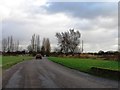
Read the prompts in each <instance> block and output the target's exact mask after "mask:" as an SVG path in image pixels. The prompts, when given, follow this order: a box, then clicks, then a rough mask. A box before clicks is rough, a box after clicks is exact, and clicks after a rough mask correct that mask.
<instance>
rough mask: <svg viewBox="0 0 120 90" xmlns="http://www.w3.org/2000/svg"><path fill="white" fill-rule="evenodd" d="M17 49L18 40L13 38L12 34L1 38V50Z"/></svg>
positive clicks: (10, 50)
mask: <svg viewBox="0 0 120 90" xmlns="http://www.w3.org/2000/svg"><path fill="white" fill-rule="evenodd" d="M17 51H19V40H15V39H14V38H13V36H9V37H7V38H3V40H2V52H3V53H6V52H17Z"/></svg>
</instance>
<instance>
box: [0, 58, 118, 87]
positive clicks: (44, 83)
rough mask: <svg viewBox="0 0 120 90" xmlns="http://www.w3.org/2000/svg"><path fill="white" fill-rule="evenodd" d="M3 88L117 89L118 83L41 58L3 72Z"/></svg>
mask: <svg viewBox="0 0 120 90" xmlns="http://www.w3.org/2000/svg"><path fill="white" fill-rule="evenodd" d="M2 83H3V88H118V82H117V81H113V80H108V79H103V78H98V77H95V76H92V75H89V74H86V73H82V72H79V71H76V70H72V69H69V68H67V67H64V66H61V65H59V64H56V63H54V62H51V61H49V60H47V58H43V59H42V60H30V61H25V62H21V63H19V64H17V65H15V66H13V67H12V68H10V69H8V70H6V71H4V72H3V82H2Z"/></svg>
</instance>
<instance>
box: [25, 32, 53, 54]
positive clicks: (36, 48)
mask: <svg viewBox="0 0 120 90" xmlns="http://www.w3.org/2000/svg"><path fill="white" fill-rule="evenodd" d="M27 49H28V51H29V54H32V55H33V56H34V55H36V53H41V54H42V55H43V56H44V55H46V56H49V54H50V51H51V45H50V40H49V38H43V41H42V45H40V36H39V35H35V34H34V35H33V36H32V38H31V44H30V45H28V47H27Z"/></svg>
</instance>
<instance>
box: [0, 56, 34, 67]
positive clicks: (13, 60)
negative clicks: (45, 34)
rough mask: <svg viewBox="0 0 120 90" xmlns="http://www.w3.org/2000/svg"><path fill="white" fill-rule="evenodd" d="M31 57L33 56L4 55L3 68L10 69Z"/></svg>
mask: <svg viewBox="0 0 120 90" xmlns="http://www.w3.org/2000/svg"><path fill="white" fill-rule="evenodd" d="M31 59H32V57H31V56H2V69H8V68H10V67H11V66H13V65H15V64H17V63H19V62H22V61H25V60H31Z"/></svg>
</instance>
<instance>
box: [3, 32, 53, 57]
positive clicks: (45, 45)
mask: <svg viewBox="0 0 120 90" xmlns="http://www.w3.org/2000/svg"><path fill="white" fill-rule="evenodd" d="M30 42H31V43H30V44H29V45H28V46H27V50H24V49H23V50H21V49H20V43H19V40H16V39H15V38H13V36H8V37H7V38H3V39H2V54H3V55H21V54H23V55H25V54H29V55H33V56H35V55H36V54H37V53H41V54H42V55H43V56H44V55H46V56H49V54H50V52H51V45H50V40H49V38H43V41H42V45H40V36H39V35H36V34H34V35H32V38H31V41H30Z"/></svg>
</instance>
